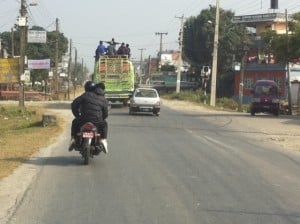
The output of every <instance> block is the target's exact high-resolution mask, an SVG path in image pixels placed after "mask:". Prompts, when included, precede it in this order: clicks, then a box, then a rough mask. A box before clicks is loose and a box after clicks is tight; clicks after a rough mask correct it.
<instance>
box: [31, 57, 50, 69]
mask: <svg viewBox="0 0 300 224" xmlns="http://www.w3.org/2000/svg"><path fill="white" fill-rule="evenodd" d="M28 69H50V59H42V60H28Z"/></svg>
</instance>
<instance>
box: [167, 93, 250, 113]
mask: <svg viewBox="0 0 300 224" xmlns="http://www.w3.org/2000/svg"><path fill="white" fill-rule="evenodd" d="M162 97H163V98H166V99H171V100H182V101H188V102H193V103H196V104H199V105H204V103H206V106H208V105H209V100H210V95H205V94H204V92H203V91H202V90H197V91H182V92H180V93H175V92H173V93H170V94H165V95H163V96H162ZM243 107H244V108H245V109H244V111H247V106H246V105H243ZM237 108H238V103H237V102H236V101H234V100H233V99H231V98H227V97H222V98H217V99H216V109H223V110H234V111H235V110H237Z"/></svg>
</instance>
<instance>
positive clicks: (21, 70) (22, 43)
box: [19, 0, 27, 107]
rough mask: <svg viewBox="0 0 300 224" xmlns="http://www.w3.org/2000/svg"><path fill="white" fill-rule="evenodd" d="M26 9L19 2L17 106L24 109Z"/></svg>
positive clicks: (23, 0)
mask: <svg viewBox="0 0 300 224" xmlns="http://www.w3.org/2000/svg"><path fill="white" fill-rule="evenodd" d="M26 14H27V9H26V2H25V0H21V9H20V18H19V28H20V67H19V73H20V83H19V106H20V107H24V101H25V93H24V80H23V79H24V70H25V69H24V68H25V44H26V43H25V42H26V25H27V18H26Z"/></svg>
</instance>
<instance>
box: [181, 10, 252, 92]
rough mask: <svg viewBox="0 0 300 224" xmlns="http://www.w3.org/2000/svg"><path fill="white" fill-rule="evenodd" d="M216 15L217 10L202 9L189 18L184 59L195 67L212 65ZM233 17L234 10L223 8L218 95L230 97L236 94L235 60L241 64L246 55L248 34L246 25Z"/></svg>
mask: <svg viewBox="0 0 300 224" xmlns="http://www.w3.org/2000/svg"><path fill="white" fill-rule="evenodd" d="M215 15H216V8H215V7H213V6H210V8H208V9H204V10H202V11H201V13H200V14H199V15H198V16H196V17H190V18H189V19H187V20H186V22H185V24H184V35H183V58H184V60H187V61H188V62H189V63H190V64H191V65H192V66H193V67H194V66H196V67H198V68H199V67H201V66H203V65H210V66H211V65H212V52H213V47H214V43H213V41H214V20H215ZM233 16H234V13H233V12H232V11H226V10H223V9H220V24H219V45H218V76H217V86H218V89H217V95H221V94H222V95H230V94H231V93H232V91H233V85H232V84H233V72H232V70H231V68H232V64H233V58H235V59H236V60H237V61H241V58H242V56H243V54H244V43H245V39H246V38H247V35H245V34H246V32H247V31H246V28H245V27H244V26H243V25H237V24H233V23H232V22H231V20H232V19H233ZM246 41H247V40H246ZM223 76H225V77H223ZM227 76H228V77H227ZM220 80H222V82H220ZM223 81H224V82H223ZM222 89H223V90H224V91H222ZM228 89H232V91H231V92H229V91H228ZM220 93H221V94H220Z"/></svg>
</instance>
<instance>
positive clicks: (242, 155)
mask: <svg viewBox="0 0 300 224" xmlns="http://www.w3.org/2000/svg"><path fill="white" fill-rule="evenodd" d="M70 119H71V117H70ZM231 121H232V117H230V115H228V114H227V115H220V114H218V115H216V114H211V113H207V112H201V113H199V112H188V111H186V112H178V111H175V110H171V109H169V108H167V107H163V110H162V113H161V116H160V117H155V116H148V115H146V116H144V115H136V116H129V115H128V111H127V109H126V108H113V109H111V111H110V115H109V150H110V152H109V154H108V155H102V154H100V156H99V157H97V158H95V159H94V160H93V161H92V162H91V164H90V165H89V166H83V165H82V159H81V158H80V157H79V155H78V153H76V152H67V143H68V140H69V131H67V132H66V133H64V135H62V137H61V138H60V141H59V142H57V144H56V145H54V146H53V148H51V149H49V153H48V154H47V156H46V157H45V156H40V157H35V158H33V159H32V160H30V161H28V164H29V165H31V166H33V167H34V168H35V169H37V170H38V174H37V175H36V176H35V178H34V179H33V181H32V183H31V184H30V186H29V188H28V190H27V191H26V194H25V196H24V197H23V199H22V200H20V201H21V202H20V204H19V206H18V207H17V208H16V211H15V212H14V214H13V215H12V217H11V218H10V221H9V222H8V223H9V224H35V223H36V224H61V223H66V224H77V223H78V224H82V223H87V224H94V223H95V224H96V223H107V224H116V223H128V224H129V223H130V224H133V223H136V224H141V223H143V224H148V223H149V224H168V223H170V224H177V223H178V224H199V223H201V224H206V223H213V224H218V223H220V224H227V223H228V224H235V223H236V224H241V223H243V224H247V223H248V224H255V223H263V224H276V223H285V224H294V223H295V224H296V223H300V201H299V200H298V199H299V198H300V157H299V154H298V153H294V152H289V151H283V150H281V148H279V147H278V146H277V145H273V144H271V143H268V144H267V143H263V142H260V141H255V140H254V139H255V138H259V137H261V136H259V135H260V134H262V133H257V132H253V131H252V130H251V129H249V128H248V129H247V130H241V129H239V130H237V129H232V126H231V125H229V124H230V123H231Z"/></svg>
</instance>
